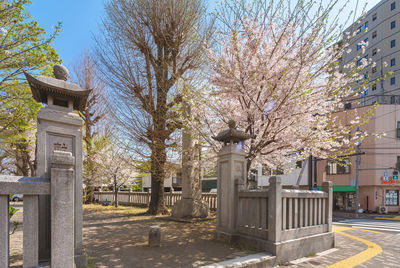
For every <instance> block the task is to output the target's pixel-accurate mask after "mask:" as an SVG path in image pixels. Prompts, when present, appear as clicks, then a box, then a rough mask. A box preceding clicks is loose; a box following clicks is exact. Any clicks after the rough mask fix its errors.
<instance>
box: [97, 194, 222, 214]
mask: <svg viewBox="0 0 400 268" xmlns="http://www.w3.org/2000/svg"><path fill="white" fill-rule="evenodd" d="M94 198H95V200H96V201H97V202H99V203H104V202H105V201H106V199H107V201H112V202H114V201H115V200H114V199H115V198H114V192H95V193H94ZM181 198H182V193H174V192H172V193H164V199H165V204H166V205H167V206H173V205H174V204H175V203H176V201H177V200H180V199H181ZM202 199H203V200H204V201H206V202H207V203H208V206H209V207H210V209H211V210H216V209H217V194H216V193H202ZM118 203H120V204H123V205H146V206H147V205H149V203H150V193H144V192H118Z"/></svg>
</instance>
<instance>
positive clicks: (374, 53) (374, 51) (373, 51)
mask: <svg viewBox="0 0 400 268" xmlns="http://www.w3.org/2000/svg"><path fill="white" fill-rule="evenodd" d="M376 53H378V49H376V48H374V49H373V50H372V56H375V55H376Z"/></svg>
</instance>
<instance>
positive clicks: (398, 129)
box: [393, 96, 400, 138]
mask: <svg viewBox="0 0 400 268" xmlns="http://www.w3.org/2000/svg"><path fill="white" fill-rule="evenodd" d="M393 97H394V96H393ZM397 138H400V121H397Z"/></svg>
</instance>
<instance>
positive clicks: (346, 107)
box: [344, 102, 351, 110]
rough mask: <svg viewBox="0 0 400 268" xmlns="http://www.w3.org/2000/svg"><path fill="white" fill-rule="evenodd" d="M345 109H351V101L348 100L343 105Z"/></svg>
mask: <svg viewBox="0 0 400 268" xmlns="http://www.w3.org/2000/svg"><path fill="white" fill-rule="evenodd" d="M344 109H345V110H350V109H351V102H348V103H346V104H345V105H344Z"/></svg>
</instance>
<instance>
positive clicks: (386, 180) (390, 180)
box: [381, 176, 400, 184]
mask: <svg viewBox="0 0 400 268" xmlns="http://www.w3.org/2000/svg"><path fill="white" fill-rule="evenodd" d="M381 181H382V184H400V180H394V179H393V177H392V176H389V177H384V176H382V177H381Z"/></svg>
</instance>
